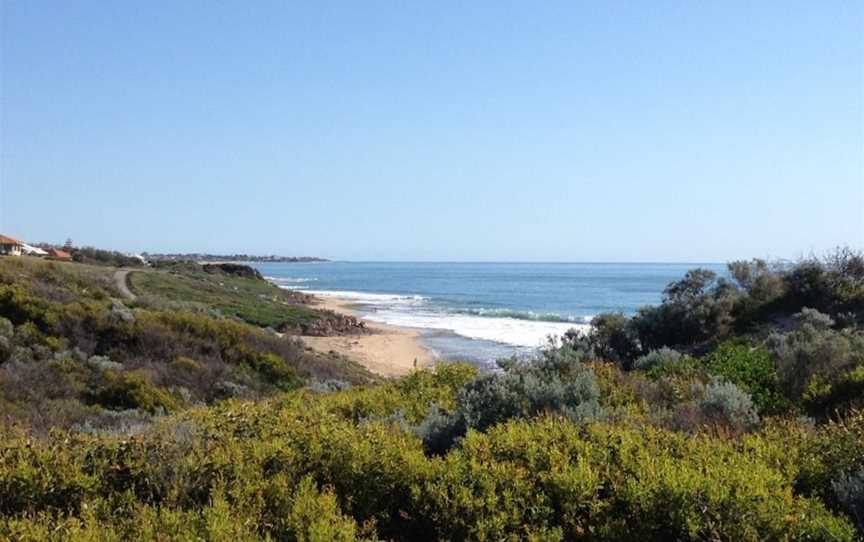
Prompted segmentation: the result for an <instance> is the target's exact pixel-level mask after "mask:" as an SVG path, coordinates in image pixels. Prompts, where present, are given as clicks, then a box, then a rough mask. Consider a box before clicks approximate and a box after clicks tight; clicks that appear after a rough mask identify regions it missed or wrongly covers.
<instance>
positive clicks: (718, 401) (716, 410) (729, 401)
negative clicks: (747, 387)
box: [700, 380, 759, 430]
mask: <svg viewBox="0 0 864 542" xmlns="http://www.w3.org/2000/svg"><path fill="white" fill-rule="evenodd" d="M700 407H701V408H702V410H703V412H705V413H706V414H708V416H709V417H710V418H717V419H721V420H723V421H724V422H725V423H727V424H728V425H730V426H732V427H735V428H737V429H742V430H743V429H750V428H752V427H754V426H755V425H756V424H757V423H759V415H758V414H757V413H756V407H755V406H754V405H753V400H752V399H751V398H750V394H748V393H747V392H745V391H743V390H741V389H740V388H739V387H738V386H736V385H735V384H733V383H731V382H724V381H722V380H714V381H713V382H711V383H710V384H708V385H707V386H706V387H705V391H704V397H703V398H702V400H701V402H700Z"/></svg>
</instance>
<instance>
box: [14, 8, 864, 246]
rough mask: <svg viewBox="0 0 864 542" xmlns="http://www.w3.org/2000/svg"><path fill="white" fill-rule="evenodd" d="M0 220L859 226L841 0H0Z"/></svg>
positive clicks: (362, 231)
mask: <svg viewBox="0 0 864 542" xmlns="http://www.w3.org/2000/svg"><path fill="white" fill-rule="evenodd" d="M0 6H2V51H0V55H2V57H0V64H2V73H0V75H2V96H0V130H2V134H0V136H2V142H0V145H2V147H0V160H2V162H0V232H2V233H6V234H8V235H13V236H17V237H21V238H23V239H26V240H29V241H59V242H62V241H63V240H64V239H66V238H67V237H71V238H72V239H74V240H75V242H76V243H78V244H91V245H97V246H104V247H110V248H116V249H124V250H136V251H140V250H149V251H151V252H155V251H210V252H229V253H233V252H248V253H267V254H269V253H277V254H295V255H299V254H307V255H322V256H327V257H331V258H339V259H354V260H366V259H393V260H519V261H532V260H543V261H723V260H727V259H731V258H740V257H753V256H762V257H765V256H771V257H795V256H798V255H801V254H806V253H809V252H811V251H813V252H816V253H821V252H823V251H825V250H827V249H829V248H830V247H833V246H836V245H840V244H843V245H851V246H854V247H862V246H864V159H862V154H864V106H862V99H864V98H862V96H864V45H862V40H864V38H862V35H864V33H862V28H864V3H861V2H846V1H842V2H840V1H829V2H812V1H808V2H789V1H784V2H769V1H765V2H740V3H738V2H731V1H729V2H713V3H707V2H683V1H682V2H629V3H628V2H591V3H588V2H585V3H582V2H571V1H567V2H560V3H557V2H542V3H538V2H513V3H509V2H499V1H496V2H470V3H462V2H458V3H457V2H453V3H450V2H425V3H421V2H410V3H403V2H380V3H379V2H372V1H368V2H334V3H329V2H318V1H316V2H305V3H286V2H273V3H267V2H218V3H216V2H200V3H199V2H92V3H90V2H38V1H28V2H12V1H9V2H2V3H0Z"/></svg>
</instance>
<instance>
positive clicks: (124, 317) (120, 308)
mask: <svg viewBox="0 0 864 542" xmlns="http://www.w3.org/2000/svg"><path fill="white" fill-rule="evenodd" d="M111 303H112V304H111V318H113V319H114V320H115V321H119V322H129V323H132V322H134V321H135V313H133V312H132V310H131V309H130V308H129V307H127V306H126V305H124V304H123V302H122V301H120V300H119V299H112V300H111Z"/></svg>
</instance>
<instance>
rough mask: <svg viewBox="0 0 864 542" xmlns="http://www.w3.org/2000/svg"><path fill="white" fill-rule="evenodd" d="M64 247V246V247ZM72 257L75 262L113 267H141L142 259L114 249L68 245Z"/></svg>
mask: <svg viewBox="0 0 864 542" xmlns="http://www.w3.org/2000/svg"><path fill="white" fill-rule="evenodd" d="M64 248H65V247H64ZM68 248H69V251H70V252H71V254H72V259H73V260H74V261H76V262H81V263H87V264H91V265H110V266H113V267H141V266H143V265H144V260H143V259H141V258H137V257H135V256H129V255H127V254H123V253H122V252H117V251H116V250H103V249H99V248H95V247H72V246H71V243H70V246H69V247H68Z"/></svg>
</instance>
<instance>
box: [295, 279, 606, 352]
mask: <svg viewBox="0 0 864 542" xmlns="http://www.w3.org/2000/svg"><path fill="white" fill-rule="evenodd" d="M280 286H282V287H283V288H288V289H302V290H303V291H304V292H306V293H310V294H314V295H317V296H321V297H339V298H343V299H347V300H349V301H352V302H355V303H357V304H359V305H363V306H364V307H365V308H366V310H365V311H363V312H364V317H365V318H367V319H369V320H372V321H374V322H380V323H383V324H390V325H394V326H402V327H413V328H419V329H433V330H444V331H450V332H452V333H455V334H457V335H461V336H463V337H467V338H469V339H481V340H485V341H493V342H498V343H503V344H508V345H512V346H520V347H530V348H534V347H538V346H542V345H543V344H545V343H546V340H547V339H548V337H549V336H550V335H551V336H560V335H563V334H564V333H565V332H567V331H568V330H570V329H573V328H576V329H580V330H586V329H588V328H589V327H590V326H589V325H588V324H586V323H577V322H572V321H557V322H555V321H544V320H539V319H537V320H534V319H525V318H511V317H506V316H483V315H481V314H477V313H471V314H460V313H452V312H438V311H433V310H429V309H428V307H427V304H428V301H429V299H428V298H425V297H423V296H419V295H400V294H377V293H369V292H353V291H344V290H309V289H306V288H303V287H298V286H286V285H280ZM477 312H480V311H477ZM490 314H495V313H494V312H490Z"/></svg>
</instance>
